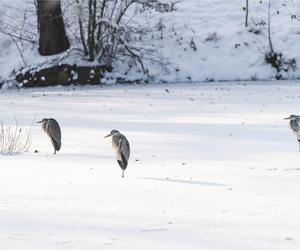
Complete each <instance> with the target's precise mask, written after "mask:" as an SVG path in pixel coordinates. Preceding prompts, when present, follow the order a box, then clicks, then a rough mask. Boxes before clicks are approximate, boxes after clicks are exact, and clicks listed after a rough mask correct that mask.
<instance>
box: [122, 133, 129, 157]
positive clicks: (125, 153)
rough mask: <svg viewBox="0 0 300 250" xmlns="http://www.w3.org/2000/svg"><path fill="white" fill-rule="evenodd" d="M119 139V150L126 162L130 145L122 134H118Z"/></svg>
mask: <svg viewBox="0 0 300 250" xmlns="http://www.w3.org/2000/svg"><path fill="white" fill-rule="evenodd" d="M120 140H121V142H122V144H121V148H120V151H121V153H122V154H123V156H124V158H125V159H126V161H127V162H128V159H129V156H130V145H129V142H128V140H127V138H126V137H125V136H124V135H122V134H121V135H120Z"/></svg>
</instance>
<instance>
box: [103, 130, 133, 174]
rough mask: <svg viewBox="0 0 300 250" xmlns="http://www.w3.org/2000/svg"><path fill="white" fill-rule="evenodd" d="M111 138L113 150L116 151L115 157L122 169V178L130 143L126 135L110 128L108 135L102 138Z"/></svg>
mask: <svg viewBox="0 0 300 250" xmlns="http://www.w3.org/2000/svg"><path fill="white" fill-rule="evenodd" d="M107 137H111V138H112V146H113V150H114V151H115V153H116V158H117V161H118V163H119V166H120V168H121V169H122V178H124V171H125V169H126V168H127V165H128V159H129V155H130V145H129V142H128V140H127V139H126V137H125V136H124V135H123V134H121V133H120V132H119V131H118V130H112V131H111V132H110V134H109V135H107V136H105V137H104V138H107Z"/></svg>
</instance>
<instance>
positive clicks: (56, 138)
mask: <svg viewBox="0 0 300 250" xmlns="http://www.w3.org/2000/svg"><path fill="white" fill-rule="evenodd" d="M37 123H41V124H42V128H43V130H44V131H45V133H46V134H47V135H48V136H49V137H50V139H51V142H52V145H53V147H54V154H56V151H59V150H60V148H61V130H60V126H59V124H58V122H57V121H56V120H55V119H53V118H44V119H43V120H41V121H38V122H37Z"/></svg>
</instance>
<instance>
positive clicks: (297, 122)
mask: <svg viewBox="0 0 300 250" xmlns="http://www.w3.org/2000/svg"><path fill="white" fill-rule="evenodd" d="M284 119H285V120H290V128H291V129H292V130H293V132H294V134H295V135H296V136H297V141H298V143H299V152H300V116H299V115H290V116H289V117H287V118H284Z"/></svg>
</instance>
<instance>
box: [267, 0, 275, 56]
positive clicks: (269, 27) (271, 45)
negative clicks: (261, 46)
mask: <svg viewBox="0 0 300 250" xmlns="http://www.w3.org/2000/svg"><path fill="white" fill-rule="evenodd" d="M268 39H269V46H270V52H271V53H272V54H273V52H274V49H273V43H272V36H271V0H269V4H268Z"/></svg>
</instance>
